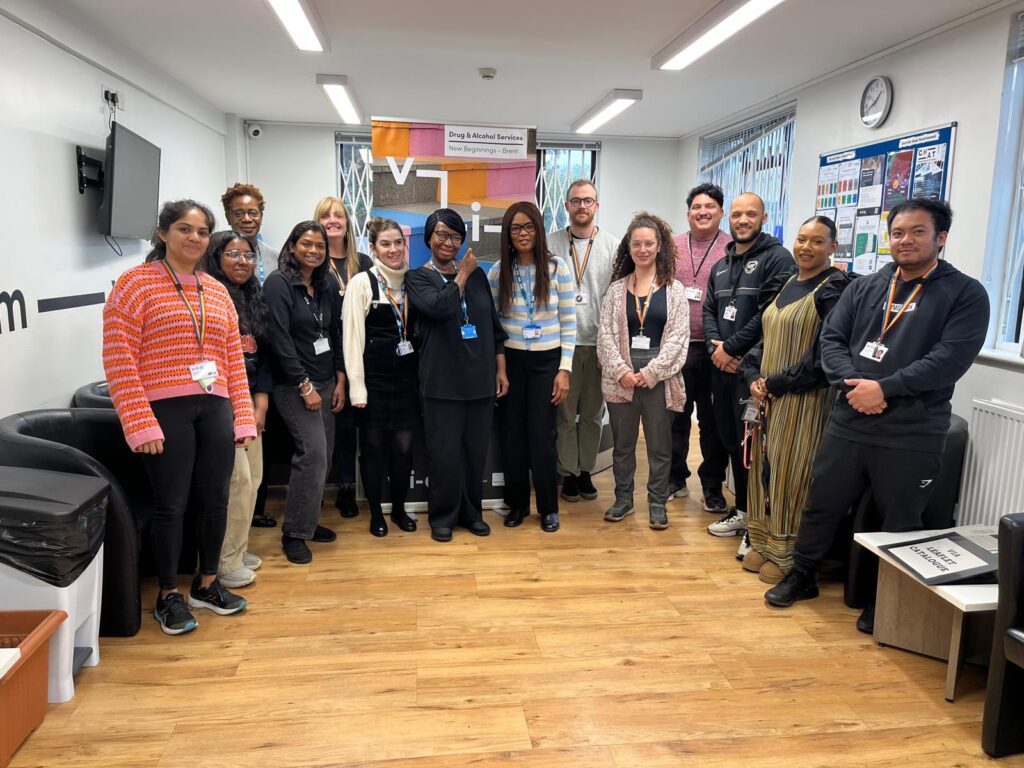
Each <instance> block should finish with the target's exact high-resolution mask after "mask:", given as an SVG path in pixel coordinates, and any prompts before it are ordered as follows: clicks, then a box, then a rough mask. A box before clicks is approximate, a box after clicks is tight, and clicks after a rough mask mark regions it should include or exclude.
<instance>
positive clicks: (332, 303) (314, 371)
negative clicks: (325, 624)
mask: <svg viewBox="0 0 1024 768" xmlns="http://www.w3.org/2000/svg"><path fill="white" fill-rule="evenodd" d="M279 262H280V264H281V267H280V269H278V270H277V271H275V272H272V273H271V275H270V277H268V278H267V282H266V284H265V285H264V287H263V294H264V297H265V299H266V303H267V309H268V310H269V313H270V346H271V349H272V351H273V353H274V354H273V357H272V358H271V374H272V375H273V380H274V391H273V399H274V405H275V406H276V407H277V410H278V412H279V413H280V414H281V418H282V419H283V420H284V423H285V425H286V426H287V428H288V431H289V433H291V436H292V440H293V441H294V442H295V455H294V456H293V457H292V471H291V476H290V477H289V480H288V495H287V497H286V499H285V517H284V524H283V525H282V526H281V545H282V547H283V549H284V553H285V556H286V557H287V558H288V560H289V562H292V563H296V564H305V563H308V562H310V561H311V560H312V559H313V553H312V552H310V550H309V546H308V545H307V544H306V542H308V541H309V540H310V539H312V540H313V541H317V542H326V541H334V539H335V538H337V536H336V535H335V533H334V531H332V530H330V529H329V528H326V527H325V526H322V525H320V524H319V520H320V505H321V503H322V501H323V495H324V482H325V481H326V479H327V469H328V462H329V460H330V456H331V451H332V449H333V447H334V414H336V413H337V412H338V411H340V410H341V408H342V406H344V404H345V373H344V371H345V364H344V358H343V357H342V349H341V297H340V296H338V290H337V287H336V285H335V283H334V280H333V278H331V276H330V267H329V266H328V264H327V233H326V232H325V231H324V228H323V227H322V226H320V225H319V224H318V223H317V222H315V221H303V222H300V223H299V224H296V225H295V227H294V228H293V229H292V231H291V234H290V235H289V236H288V240H287V241H286V242H285V244H284V247H283V248H282V249H281V256H280V259H279Z"/></svg>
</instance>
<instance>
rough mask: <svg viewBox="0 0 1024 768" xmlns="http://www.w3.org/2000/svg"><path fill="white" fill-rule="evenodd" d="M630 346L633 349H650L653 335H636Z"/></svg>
mask: <svg viewBox="0 0 1024 768" xmlns="http://www.w3.org/2000/svg"><path fill="white" fill-rule="evenodd" d="M629 346H631V347H632V348H633V349H650V348H651V337H650V336H634V337H633V340H632V341H631V342H630V344H629Z"/></svg>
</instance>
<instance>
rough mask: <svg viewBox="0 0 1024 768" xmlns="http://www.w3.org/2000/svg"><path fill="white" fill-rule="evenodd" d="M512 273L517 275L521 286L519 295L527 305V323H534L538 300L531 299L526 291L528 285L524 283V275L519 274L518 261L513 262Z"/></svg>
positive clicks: (517, 280) (517, 282) (517, 281)
mask: <svg viewBox="0 0 1024 768" xmlns="http://www.w3.org/2000/svg"><path fill="white" fill-rule="evenodd" d="M512 274H514V275H515V277H516V285H518V286H519V295H520V296H522V297H523V303H524V304H525V305H526V317H527V321H526V324H527V325H533V312H534V308H535V303H536V301H535V300H534V299H531V298H530V296H529V295H527V293H526V285H525V284H524V283H523V277H522V275H520V274H519V262H518V261H513V262H512Z"/></svg>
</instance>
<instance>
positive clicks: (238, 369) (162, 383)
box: [103, 261, 256, 450]
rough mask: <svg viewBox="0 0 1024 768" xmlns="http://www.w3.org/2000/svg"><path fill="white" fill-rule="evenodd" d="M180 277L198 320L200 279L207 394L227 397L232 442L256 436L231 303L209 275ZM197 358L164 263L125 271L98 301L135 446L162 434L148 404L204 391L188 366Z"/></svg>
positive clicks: (120, 404) (117, 393)
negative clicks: (210, 370) (209, 379)
mask: <svg viewBox="0 0 1024 768" xmlns="http://www.w3.org/2000/svg"><path fill="white" fill-rule="evenodd" d="M178 280H179V281H180V282H181V286H182V290H183V292H184V295H185V298H186V299H187V300H188V302H189V304H190V306H191V307H192V309H193V311H194V312H196V317H197V319H198V315H199V313H198V309H199V289H198V287H197V285H198V283H200V282H201V283H202V287H203V304H204V306H205V315H206V329H205V333H204V337H203V350H202V355H201V356H202V358H203V359H205V360H209V361H212V362H214V363H216V364H217V380H216V381H215V382H214V383H213V387H212V391H211V392H210V394H211V395H214V396H217V397H225V398H229V399H230V400H231V408H232V410H233V411H234V432H235V439H236V440H241V439H242V438H245V437H256V421H255V419H254V418H253V412H252V400H251V399H250V397H249V382H248V378H247V377H246V374H245V361H244V360H243V358H242V342H241V339H240V338H239V335H238V314H237V313H236V312H235V305H234V303H233V302H232V301H231V297H230V296H229V295H228V292H227V289H226V288H225V287H224V286H223V285H221V284H220V283H219V282H217V280H215V279H214V278H212V277H210V276H209V275H207V274H204V273H200V272H197V273H196V274H194V275H187V274H183V275H178ZM199 361H200V351H199V347H198V342H197V340H196V331H195V326H194V325H193V323H192V317H191V315H190V314H189V312H188V310H186V309H185V305H184V304H183V302H182V300H181V296H180V295H179V294H178V291H177V289H176V288H175V286H174V282H173V281H172V279H171V277H170V276H169V275H168V274H167V271H166V269H165V268H164V265H163V264H161V263H160V262H159V261H153V262H148V263H146V264H141V265H139V266H137V267H132V268H131V269H129V270H126V271H125V272H124V274H122V275H121V277H119V278H118V279H117V283H116V284H115V285H114V288H113V290H111V292H110V295H109V296H108V297H107V301H106V304H104V306H103V369H104V371H105V372H106V376H107V384H108V385H109V387H110V397H111V399H112V400H113V401H114V408H115V410H116V411H117V416H118V418H119V419H120V421H121V427H122V428H123V429H124V436H125V440H127V442H128V445H129V446H130V447H131V448H132V450H135V449H136V448H138V447H139V446H140V445H142V444H143V443H148V442H150V441H151V440H163V439H164V433H163V430H162V429H161V428H160V423H159V422H158V421H157V419H156V416H155V415H154V414H153V409H152V407H151V406H150V403H151V402H153V401H154V400H165V399H168V398H172V397H187V396H189V395H203V394H206V392H205V390H204V389H203V388H202V386H201V385H200V384H199V383H198V382H196V381H193V380H192V376H191V373H190V371H189V366H191V365H193V364H194V363H198V362H199Z"/></svg>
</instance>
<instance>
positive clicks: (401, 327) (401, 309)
mask: <svg viewBox="0 0 1024 768" xmlns="http://www.w3.org/2000/svg"><path fill="white" fill-rule="evenodd" d="M377 282H379V283H380V287H381V290H382V291H384V295H385V296H386V297H387V299H388V304H390V305H391V312H392V313H393V314H394V316H395V324H396V325H397V326H398V335H399V336H401V337H402V341H405V322H406V313H407V309H406V307H407V305H406V303H405V297H403V298H402V300H401V302H398V301H395V297H394V296H392V295H391V289H390V288H388V284H387V282H386V281H385V280H384V278H383V277H381V276H380V273H379V272H378V273H377Z"/></svg>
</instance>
